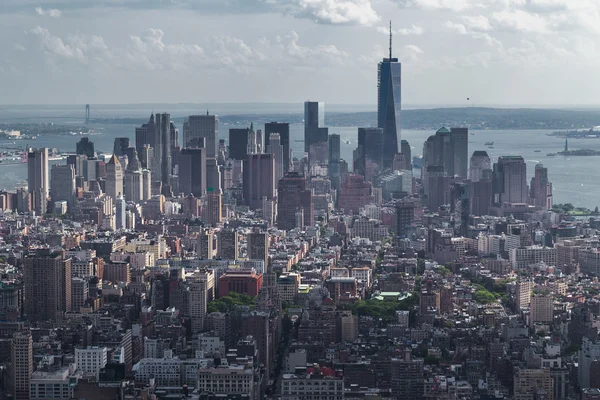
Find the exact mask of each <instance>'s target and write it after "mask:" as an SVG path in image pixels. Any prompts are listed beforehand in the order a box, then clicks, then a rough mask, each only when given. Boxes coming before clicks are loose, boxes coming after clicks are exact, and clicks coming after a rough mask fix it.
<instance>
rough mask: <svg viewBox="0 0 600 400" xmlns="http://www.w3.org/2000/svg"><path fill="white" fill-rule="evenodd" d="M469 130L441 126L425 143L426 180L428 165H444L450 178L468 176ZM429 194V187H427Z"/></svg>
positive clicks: (425, 178) (424, 175) (424, 168)
mask: <svg viewBox="0 0 600 400" xmlns="http://www.w3.org/2000/svg"><path fill="white" fill-rule="evenodd" d="M467 139H468V130H467V129H466V128H451V129H450V130H448V129H446V128H440V129H439V130H438V131H437V132H436V133H435V135H432V136H430V137H429V138H428V139H427V141H426V142H425V144H424V145H423V166H422V168H423V169H422V171H423V180H424V181H426V180H427V177H426V174H427V167H429V166H442V167H444V171H445V172H446V175H447V176H448V177H450V178H454V177H455V176H458V177H460V178H466V177H467V168H468V155H467V154H468V140H467ZM425 189H426V190H425V193H426V194H427V188H425Z"/></svg>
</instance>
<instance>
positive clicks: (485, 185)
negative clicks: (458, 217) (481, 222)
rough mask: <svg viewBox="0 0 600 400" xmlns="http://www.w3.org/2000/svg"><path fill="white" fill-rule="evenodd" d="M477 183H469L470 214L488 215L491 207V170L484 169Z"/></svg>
mask: <svg viewBox="0 0 600 400" xmlns="http://www.w3.org/2000/svg"><path fill="white" fill-rule="evenodd" d="M481 172H482V173H481V177H480V179H479V180H478V181H477V182H471V191H470V194H471V213H472V214H473V215H477V216H481V215H489V214H490V206H491V205H492V197H493V193H492V170H491V169H484V170H483V171H481Z"/></svg>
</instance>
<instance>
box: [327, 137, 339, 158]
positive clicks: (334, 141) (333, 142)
mask: <svg viewBox="0 0 600 400" xmlns="http://www.w3.org/2000/svg"><path fill="white" fill-rule="evenodd" d="M328 150H329V164H331V163H336V162H339V161H340V159H341V158H342V155H341V154H342V153H341V140H340V135H338V134H336V133H333V134H331V135H329V149H328Z"/></svg>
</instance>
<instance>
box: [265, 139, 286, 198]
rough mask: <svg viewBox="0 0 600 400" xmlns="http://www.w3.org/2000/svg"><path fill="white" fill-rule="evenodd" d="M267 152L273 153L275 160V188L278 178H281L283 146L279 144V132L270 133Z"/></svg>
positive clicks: (277, 184)
mask: <svg viewBox="0 0 600 400" xmlns="http://www.w3.org/2000/svg"><path fill="white" fill-rule="evenodd" d="M266 152H267V153H268V154H272V155H273V160H274V162H275V189H277V187H278V186H279V180H280V179H281V178H283V170H284V169H283V146H282V145H281V136H280V135H279V133H271V137H270V138H269V145H268V146H267V151H266Z"/></svg>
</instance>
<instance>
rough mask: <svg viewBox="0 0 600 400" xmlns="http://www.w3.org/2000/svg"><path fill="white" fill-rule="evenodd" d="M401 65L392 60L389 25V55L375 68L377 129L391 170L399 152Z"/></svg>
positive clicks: (384, 161)
mask: <svg viewBox="0 0 600 400" xmlns="http://www.w3.org/2000/svg"><path fill="white" fill-rule="evenodd" d="M401 71H402V64H400V62H398V59H397V58H392V26H391V23H390V55H389V58H384V59H383V61H382V62H380V63H379V64H378V66H377V127H378V128H381V129H383V137H384V145H383V149H384V153H383V163H384V166H385V168H391V166H392V161H393V160H394V155H395V154H396V153H398V152H399V148H398V146H399V144H400V111H401V109H402V103H401V86H402V78H401Z"/></svg>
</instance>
